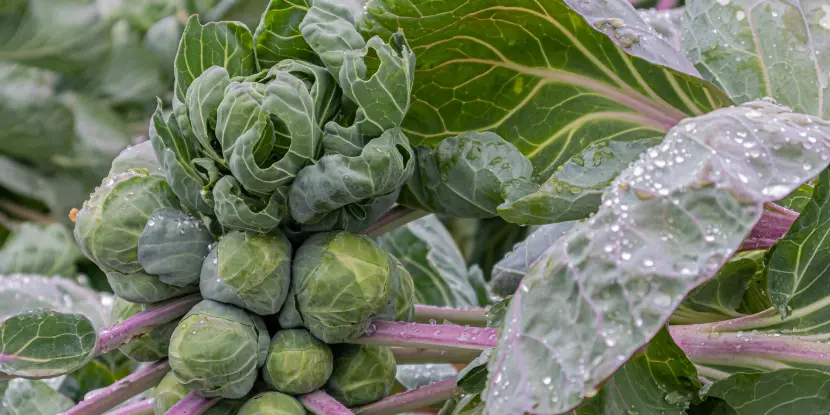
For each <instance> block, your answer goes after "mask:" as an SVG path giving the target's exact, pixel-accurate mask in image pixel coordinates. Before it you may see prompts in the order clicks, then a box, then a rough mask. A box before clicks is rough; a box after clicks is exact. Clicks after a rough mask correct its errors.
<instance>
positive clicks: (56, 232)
mask: <svg viewBox="0 0 830 415" xmlns="http://www.w3.org/2000/svg"><path fill="white" fill-rule="evenodd" d="M81 258H83V255H82V254H81V251H80V250H79V249H78V246H77V245H75V239H74V238H73V237H72V232H70V231H69V229H67V228H66V227H65V226H64V225H61V224H58V223H53V224H50V225H46V226H41V225H36V224H33V223H21V224H20V227H18V228H17V229H15V230H13V231H12V233H11V234H10V235H9V236H8V238H7V239H6V242H5V244H4V245H3V249H2V250H0V274H39V275H46V276H52V275H62V276H65V277H74V276H75V273H76V271H77V267H76V263H77V262H78V260H80V259H81Z"/></svg>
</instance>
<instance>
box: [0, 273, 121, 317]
mask: <svg viewBox="0 0 830 415" xmlns="http://www.w3.org/2000/svg"><path fill="white" fill-rule="evenodd" d="M108 303H111V299H110V298H107V297H106V295H105V294H101V293H98V292H96V291H92V290H91V289H89V288H87V287H84V286H82V285H80V284H78V283H76V282H74V281H72V280H70V279H67V278H61V277H43V276H39V275H22V274H13V275H2V276H0V320H4V319H6V318H8V317H11V316H13V315H15V314H17V313H19V312H21V311H24V310H34V309H36V308H48V309H50V310H54V311H58V312H62V313H78V314H83V315H84V316H85V317H86V318H88V319H89V320H90V321H91V322H92V324H93V325H94V326H95V327H97V328H102V327H106V326H108V325H109V323H110V319H109V314H110V310H109V306H108V305H106V304H108Z"/></svg>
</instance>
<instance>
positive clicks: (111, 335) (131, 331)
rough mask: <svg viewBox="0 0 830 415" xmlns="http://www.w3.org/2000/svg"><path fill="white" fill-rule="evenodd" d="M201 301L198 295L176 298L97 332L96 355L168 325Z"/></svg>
mask: <svg viewBox="0 0 830 415" xmlns="http://www.w3.org/2000/svg"><path fill="white" fill-rule="evenodd" d="M199 301H202V297H201V296H200V295H199V294H191V295H188V296H186V297H181V298H176V299H174V300H170V301H168V302H166V303H164V304H161V305H159V306H156V307H153V308H151V309H149V310H146V311H142V312H141V313H138V314H136V315H134V316H132V317H130V318H128V319H126V320H124V321H123V322H121V323H119V324H116V325H114V326H112V327H108V328H104V329H101V331H100V332H98V344H97V345H96V354H98V355H101V354H104V353H106V352H109V351H111V350H112V349H116V348H118V347H121V346H122V345H124V344H126V343H129V342H130V341H131V340H132V339H133V338H135V337H137V336H140V335H141V334H144V333H146V332H147V331H149V330H150V329H152V328H154V327H158V326H160V325H162V324H165V323H169V322H171V321H173V320H175V319H177V318H179V317H181V316H183V315H185V314H186V313H187V312H188V311H190V309H191V308H192V307H193V306H194V305H196V303H198V302H199Z"/></svg>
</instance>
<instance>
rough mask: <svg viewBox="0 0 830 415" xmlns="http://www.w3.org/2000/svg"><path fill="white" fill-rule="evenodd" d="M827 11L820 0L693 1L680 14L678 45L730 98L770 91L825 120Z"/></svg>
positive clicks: (829, 99)
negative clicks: (681, 44)
mask: <svg viewBox="0 0 830 415" xmlns="http://www.w3.org/2000/svg"><path fill="white" fill-rule="evenodd" d="M828 15H830V9H828V5H827V3H826V2H824V1H820V0H805V1H799V2H786V1H779V0H762V1H756V0H731V1H720V0H693V1H689V2H687V6H686V13H685V15H684V18H683V33H684V36H683V47H684V49H685V50H686V53H687V55H688V56H689V58H690V59H691V60H692V62H694V63H695V66H697V68H698V69H699V70H700V72H701V73H702V74H703V76H704V77H706V79H710V80H712V81H713V82H716V83H717V84H719V85H720V86H721V87H722V88H723V89H724V91H726V93H727V94H728V95H729V96H730V97H732V99H733V100H735V102H738V103H741V102H746V101H750V100H753V99H760V98H763V97H773V98H775V99H776V100H778V102H780V103H781V104H783V105H787V106H789V107H792V108H793V109H794V110H795V111H797V112H801V113H804V114H810V115H816V116H819V117H821V118H825V119H827V118H830V89H828V88H830V84H828V78H830V54H828V53H827V52H826V51H827V50H830V18H828V17H827V16H828Z"/></svg>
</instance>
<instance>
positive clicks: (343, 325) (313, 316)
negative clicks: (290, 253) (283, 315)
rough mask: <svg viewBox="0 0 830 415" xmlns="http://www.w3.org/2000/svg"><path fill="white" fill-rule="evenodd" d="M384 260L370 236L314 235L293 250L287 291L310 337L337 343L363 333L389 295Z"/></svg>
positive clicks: (388, 263) (387, 268) (388, 267)
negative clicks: (293, 257)
mask: <svg viewBox="0 0 830 415" xmlns="http://www.w3.org/2000/svg"><path fill="white" fill-rule="evenodd" d="M393 266H394V265H393V264H392V262H391V261H390V259H389V256H388V255H387V254H386V252H385V251H384V250H382V249H381V248H380V247H379V246H378V245H377V244H376V243H375V242H374V241H372V240H371V239H370V238H369V237H367V236H363V235H354V234H351V233H348V232H329V233H319V234H316V235H313V236H311V237H310V238H308V239H307V240H306V241H305V243H303V245H302V246H301V247H300V249H298V250H297V254H296V255H295V259H294V263H293V276H292V290H293V293H294V295H295V300H296V305H297V311H299V312H300V315H301V316H302V320H303V324H304V325H305V327H306V328H308V330H309V331H311V334H313V335H315V336H316V337H317V338H318V339H320V340H323V341H324V342H326V343H329V344H332V343H342V342H344V341H347V340H350V339H353V338H355V337H357V336H360V335H361V334H363V332H364V331H365V330H366V328H367V327H368V325H369V319H370V318H372V317H373V316H374V315H376V314H378V313H379V312H381V311H383V310H384V309H385V307H386V305H387V304H389V300H390V298H391V296H392V290H391V284H390V281H389V280H390V271H391V269H392V267H393Z"/></svg>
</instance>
